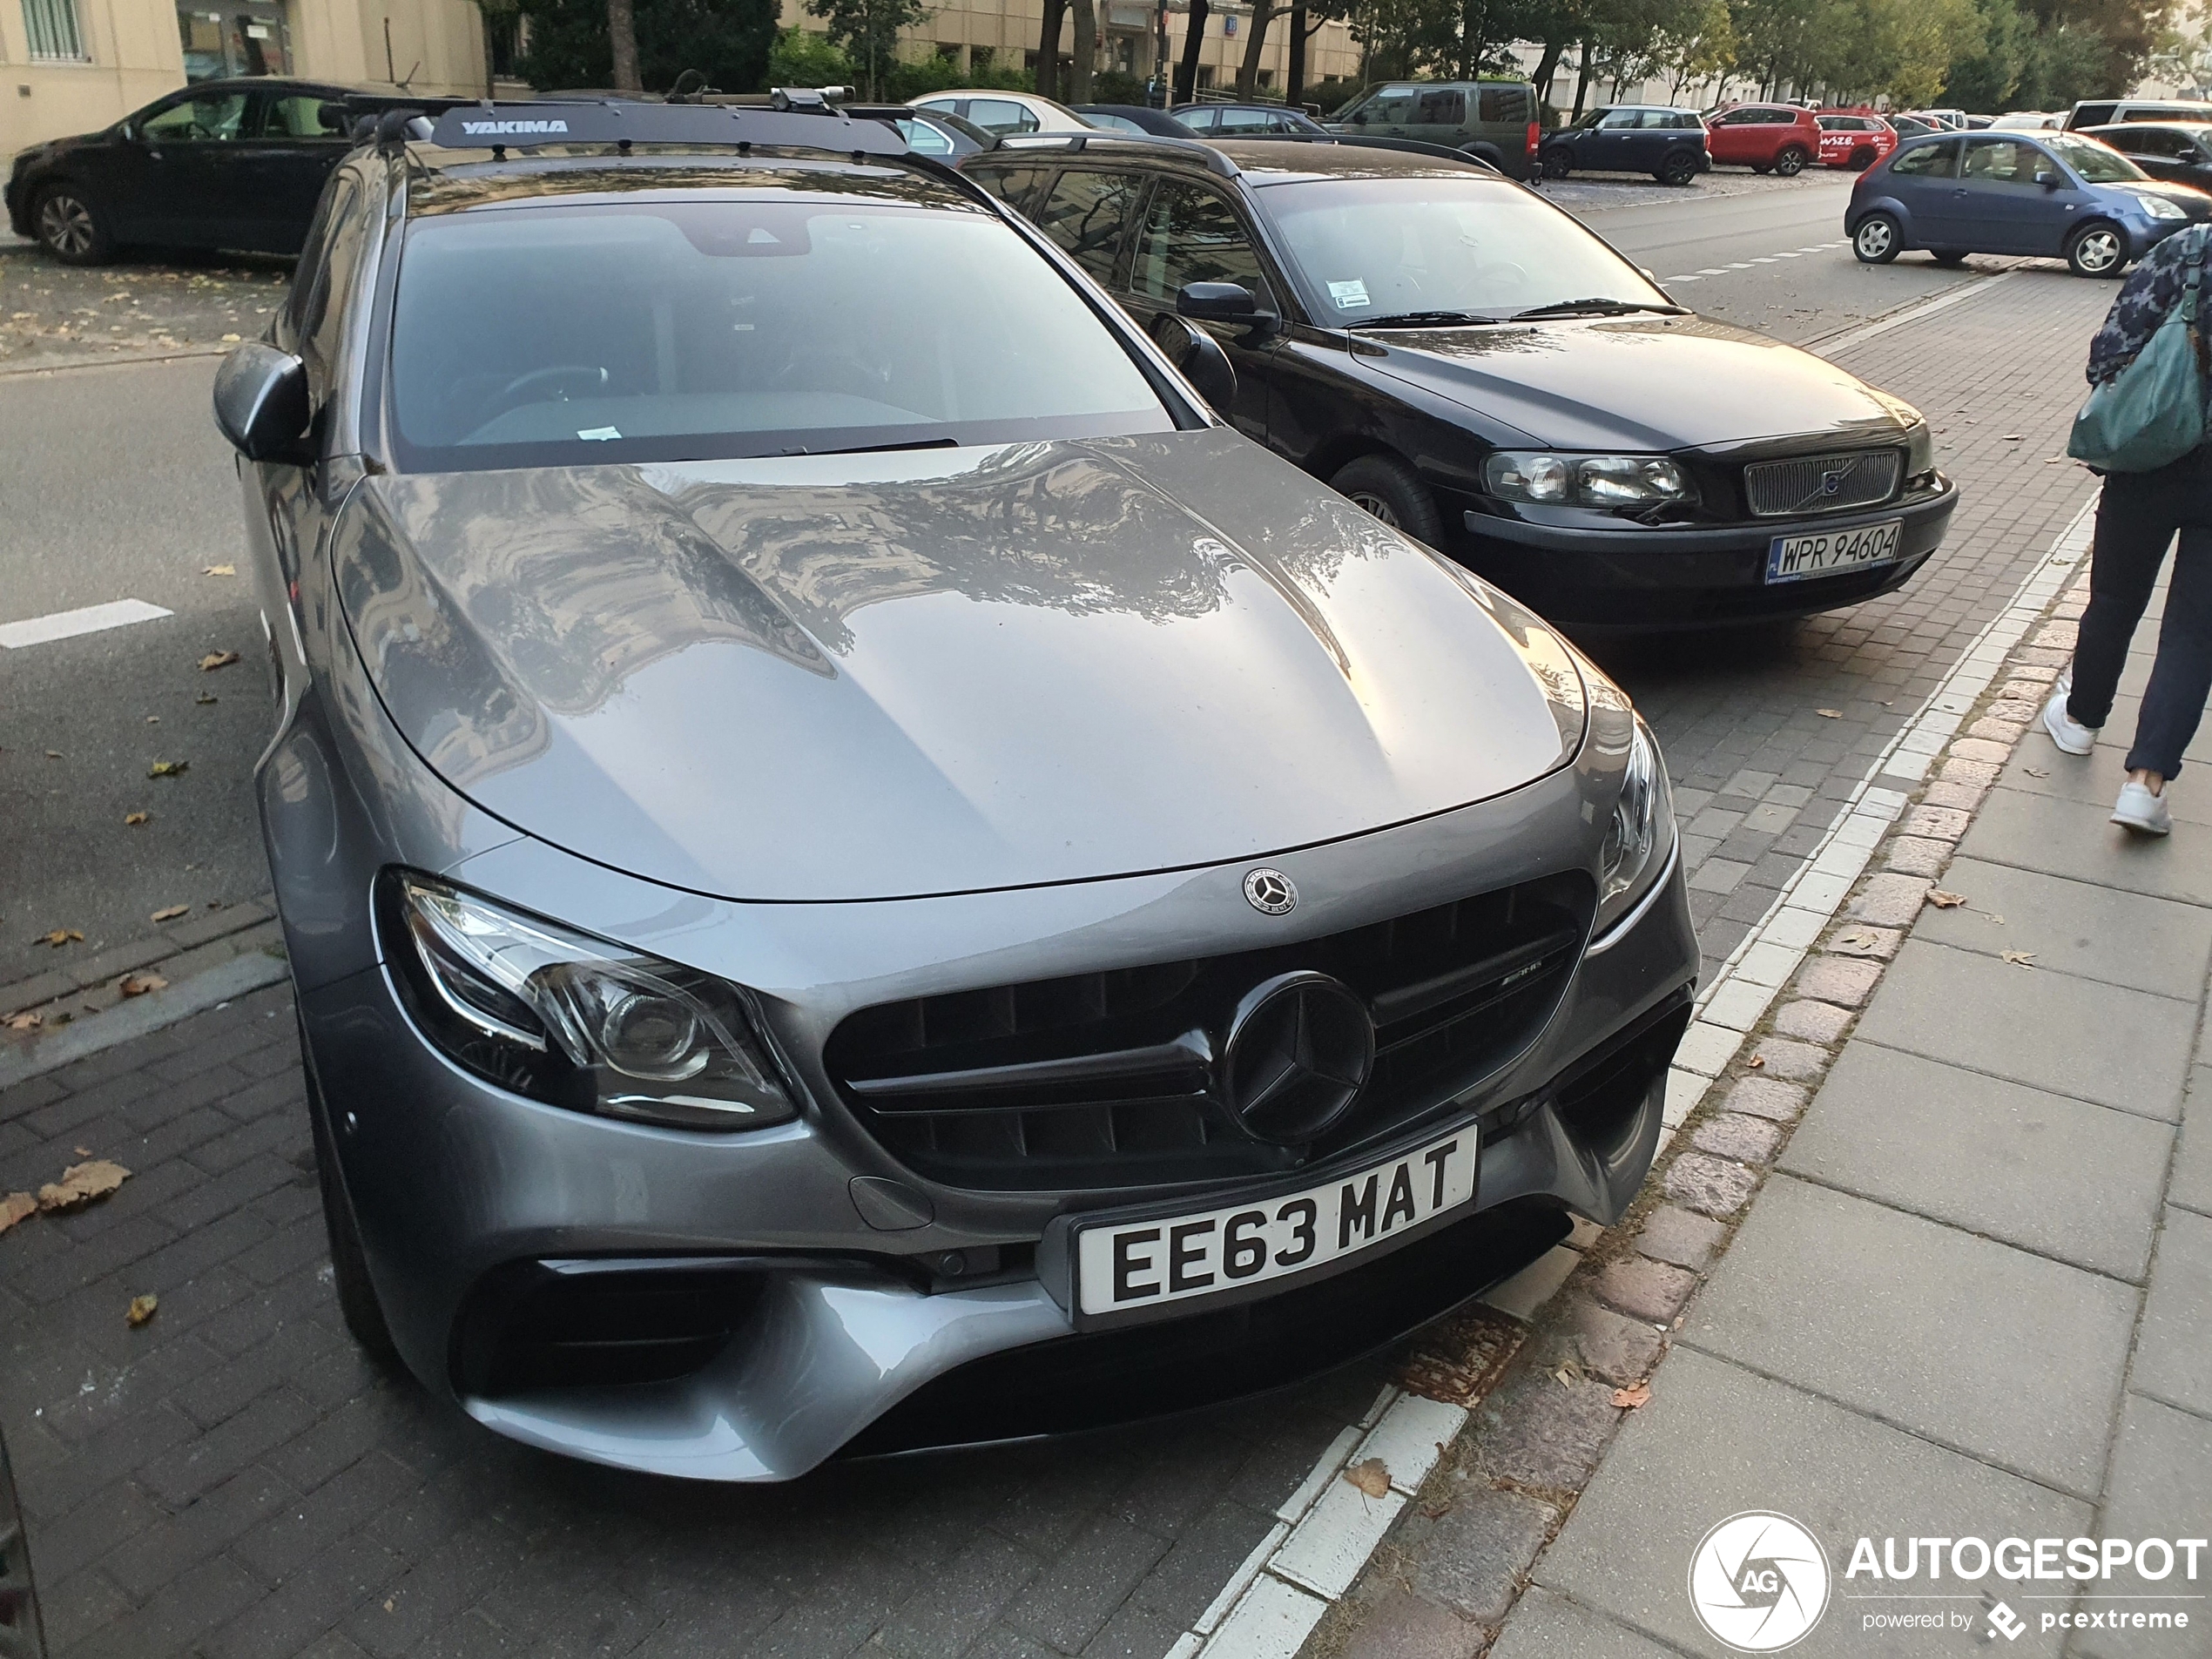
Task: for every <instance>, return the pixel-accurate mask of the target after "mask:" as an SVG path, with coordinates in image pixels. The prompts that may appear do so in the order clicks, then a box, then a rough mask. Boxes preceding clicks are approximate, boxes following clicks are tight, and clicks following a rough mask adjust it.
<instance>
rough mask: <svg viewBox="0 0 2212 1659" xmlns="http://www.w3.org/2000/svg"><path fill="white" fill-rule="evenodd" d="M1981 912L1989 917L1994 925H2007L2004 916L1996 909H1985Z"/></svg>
mask: <svg viewBox="0 0 2212 1659" xmlns="http://www.w3.org/2000/svg"><path fill="white" fill-rule="evenodd" d="M1981 914H1983V915H1985V916H1986V917H1988V918H1989V921H1990V925H1991V926H1992V927H2003V926H2004V925H2005V919H2004V917H2002V916H2000V915H1999V914H1997V913H1996V912H1995V911H1994V910H1985V911H1983V912H1982V913H1981Z"/></svg>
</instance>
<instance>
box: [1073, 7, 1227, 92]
mask: <svg viewBox="0 0 2212 1659" xmlns="http://www.w3.org/2000/svg"><path fill="white" fill-rule="evenodd" d="M1045 3H1046V4H1047V5H1050V4H1051V3H1052V0H1045ZM1205 44H1206V0H1190V15H1189V16H1188V17H1185V18H1184V21H1183V61H1182V62H1181V63H1180V64H1177V65H1176V71H1175V102H1176V103H1177V104H1188V103H1190V100H1191V98H1193V96H1195V95H1196V93H1197V90H1198V53H1199V51H1201V50H1202V49H1203V48H1204V45H1205Z"/></svg>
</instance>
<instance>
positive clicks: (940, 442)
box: [776, 438, 960, 455]
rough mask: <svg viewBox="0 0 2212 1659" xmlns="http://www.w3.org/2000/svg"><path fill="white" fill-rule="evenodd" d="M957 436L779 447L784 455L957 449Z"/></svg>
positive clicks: (958, 446)
mask: <svg viewBox="0 0 2212 1659" xmlns="http://www.w3.org/2000/svg"><path fill="white" fill-rule="evenodd" d="M957 448H960V440H959V439H958V438H902V439H900V440H899V441H898V442H894V443H856V444H853V445H851V446H849V447H848V448H841V449H809V448H806V446H805V445H803V444H802V445H800V446H799V448H796V449H779V450H778V451H777V452H776V453H777V454H778V455H878V454H881V453H883V452H884V451H886V450H891V449H957Z"/></svg>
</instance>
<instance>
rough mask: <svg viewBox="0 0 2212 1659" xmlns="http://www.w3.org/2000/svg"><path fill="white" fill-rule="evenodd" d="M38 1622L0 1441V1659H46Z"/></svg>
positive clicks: (13, 1493)
mask: <svg viewBox="0 0 2212 1659" xmlns="http://www.w3.org/2000/svg"><path fill="white" fill-rule="evenodd" d="M45 1654H46V1644H45V1640H44V1636H43V1635H41V1633H40V1629H39V1623H38V1592H37V1588H36V1587H35V1586H34V1585H33V1584H32V1583H31V1581H30V1547H29V1545H28V1543H27V1542H26V1541H25V1539H24V1525H23V1507H22V1506H21V1505H20V1504H19V1503H17V1501H16V1482H15V1477H14V1475H13V1474H12V1473H11V1472H10V1470H9V1467H8V1445H7V1442H6V1441H5V1440H0V1659H45Z"/></svg>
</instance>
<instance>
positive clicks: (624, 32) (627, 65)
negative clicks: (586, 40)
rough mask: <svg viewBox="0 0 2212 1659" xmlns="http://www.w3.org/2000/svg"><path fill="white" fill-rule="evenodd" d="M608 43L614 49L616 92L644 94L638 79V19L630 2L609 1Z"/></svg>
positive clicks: (622, 0)
mask: <svg viewBox="0 0 2212 1659" xmlns="http://www.w3.org/2000/svg"><path fill="white" fill-rule="evenodd" d="M607 41H608V44H610V45H611V46H612V47H613V48H614V57H615V91H617V92H642V91H644V90H645V84H644V82H643V81H641V80H639V79H638V78H637V14H636V12H634V11H633V10H631V3H630V0H607Z"/></svg>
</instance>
